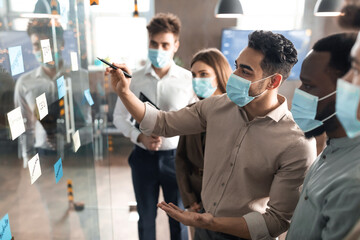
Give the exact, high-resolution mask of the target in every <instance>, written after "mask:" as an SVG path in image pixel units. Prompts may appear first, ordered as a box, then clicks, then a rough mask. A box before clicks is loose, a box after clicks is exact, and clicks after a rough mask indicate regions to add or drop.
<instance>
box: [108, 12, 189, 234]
mask: <svg viewBox="0 0 360 240" xmlns="http://www.w3.org/2000/svg"><path fill="white" fill-rule="evenodd" d="M147 29H148V33H149V40H150V41H149V53H148V57H149V59H150V63H147V65H146V66H145V67H144V68H142V69H140V70H139V71H137V72H135V73H134V74H133V80H132V83H131V87H130V88H131V90H132V91H133V92H134V93H135V94H136V95H137V96H138V97H139V98H140V99H141V98H143V99H142V100H143V101H145V100H146V101H150V102H152V103H153V104H154V105H156V107H158V108H159V109H161V110H164V111H173V110H178V109H181V108H183V107H185V106H186V105H188V104H189V103H191V102H193V101H195V99H196V97H195V94H194V92H193V90H192V82H191V73H190V72H189V71H188V70H185V69H183V68H181V67H179V66H177V65H176V64H175V63H174V61H173V60H172V59H173V56H174V54H175V53H176V51H177V50H178V47H179V32H180V20H179V19H178V18H177V17H176V16H175V15H173V14H163V13H160V14H157V15H156V16H155V17H154V18H153V19H152V20H151V21H150V23H149V25H148V26H147ZM114 125H115V126H116V127H117V128H118V129H119V130H120V131H121V132H122V133H123V134H124V136H126V137H128V138H130V140H131V141H132V142H133V143H135V148H134V150H133V151H132V153H131V155H130V157H129V164H130V167H131V171H132V180H133V186H134V191H135V197H136V201H137V209H138V212H139V216H140V218H139V222H138V232H139V238H140V239H141V240H143V239H155V238H156V234H155V219H156V211H157V207H156V204H157V202H158V197H159V187H160V186H161V187H162V190H163V194H164V199H165V200H166V201H171V202H177V203H178V204H181V198H180V195H179V190H178V186H177V182H176V176H175V162H174V161H175V150H176V148H177V144H178V137H172V138H162V137H159V136H154V135H152V136H146V135H144V134H143V133H141V132H140V131H139V129H138V128H137V127H136V126H135V125H134V123H133V122H132V118H131V115H130V113H129V112H128V111H127V110H126V108H125V107H124V105H123V104H122V102H121V100H120V99H118V100H117V102H116V105H115V110H114ZM169 223H170V233H171V239H172V240H174V239H181V237H182V239H184V238H185V239H186V238H187V231H186V228H185V227H184V226H183V225H180V223H179V222H177V221H175V220H174V219H171V218H170V219H169Z"/></svg>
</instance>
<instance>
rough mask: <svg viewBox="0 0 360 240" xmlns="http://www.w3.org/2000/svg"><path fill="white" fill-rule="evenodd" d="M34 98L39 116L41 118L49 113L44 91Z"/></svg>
mask: <svg viewBox="0 0 360 240" xmlns="http://www.w3.org/2000/svg"><path fill="white" fill-rule="evenodd" d="M35 100H36V105H37V108H38V112H39V118H40V120H41V119H43V118H44V117H45V116H46V115H48V113H49V110H48V105H47V101H46V95H45V93H43V94H41V95H40V96H38V97H37V98H35Z"/></svg>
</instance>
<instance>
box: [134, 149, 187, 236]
mask: <svg viewBox="0 0 360 240" xmlns="http://www.w3.org/2000/svg"><path fill="white" fill-rule="evenodd" d="M175 153H176V150H168V151H156V152H155V151H148V150H144V149H142V148H140V147H138V146H135V148H134V150H133V151H132V153H131V155H130V157H129V164H130V167H131V173H132V180H133V186H134V191H135V197H136V201H137V210H138V213H139V217H140V218H139V221H138V232H139V239H140V240H155V239H156V231H155V219H156V213H157V206H156V205H157V203H158V198H159V189H160V186H161V187H162V190H163V194H164V199H165V201H166V202H172V203H174V204H176V205H178V206H180V207H181V208H183V204H182V201H181V197H180V193H179V189H178V186H177V182H176V175H175ZM169 224H170V235H171V240H180V239H182V240H186V239H187V228H186V227H185V226H184V225H182V224H180V223H179V222H177V221H175V220H174V219H172V218H169Z"/></svg>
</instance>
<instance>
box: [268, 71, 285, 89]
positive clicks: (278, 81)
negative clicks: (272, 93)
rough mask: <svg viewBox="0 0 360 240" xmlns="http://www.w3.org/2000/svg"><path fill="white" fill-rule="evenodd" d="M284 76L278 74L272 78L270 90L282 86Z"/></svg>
mask: <svg viewBox="0 0 360 240" xmlns="http://www.w3.org/2000/svg"><path fill="white" fill-rule="evenodd" d="M282 79H283V76H282V75H281V74H276V75H274V76H273V77H271V82H270V86H269V88H271V89H275V88H277V87H279V86H280V84H281V82H282Z"/></svg>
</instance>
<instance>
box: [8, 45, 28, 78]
mask: <svg viewBox="0 0 360 240" xmlns="http://www.w3.org/2000/svg"><path fill="white" fill-rule="evenodd" d="M9 58H10V67H11V75H12V76H15V75H17V74H19V73H23V72H24V60H23V56H22V51H21V46H17V47H10V48H9Z"/></svg>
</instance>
